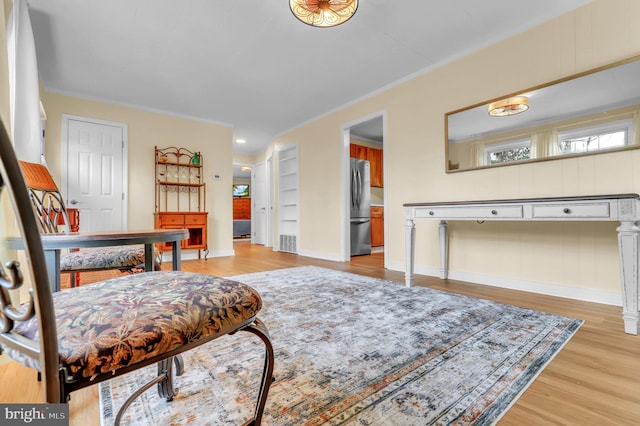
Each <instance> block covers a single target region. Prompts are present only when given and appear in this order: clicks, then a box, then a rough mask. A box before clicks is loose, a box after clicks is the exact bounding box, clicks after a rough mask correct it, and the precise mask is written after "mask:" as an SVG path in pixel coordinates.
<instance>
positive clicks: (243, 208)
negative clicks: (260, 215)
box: [233, 197, 251, 220]
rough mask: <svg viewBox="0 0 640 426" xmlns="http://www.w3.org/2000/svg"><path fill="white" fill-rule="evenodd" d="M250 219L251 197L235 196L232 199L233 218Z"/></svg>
mask: <svg viewBox="0 0 640 426" xmlns="http://www.w3.org/2000/svg"><path fill="white" fill-rule="evenodd" d="M250 219H251V198H240V197H235V198H234V199H233V220H250Z"/></svg>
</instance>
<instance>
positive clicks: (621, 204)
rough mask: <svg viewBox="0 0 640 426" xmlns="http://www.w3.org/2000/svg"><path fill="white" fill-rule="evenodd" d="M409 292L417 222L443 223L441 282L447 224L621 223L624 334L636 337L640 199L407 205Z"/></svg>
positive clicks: (616, 196) (445, 264)
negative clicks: (512, 222)
mask: <svg viewBox="0 0 640 426" xmlns="http://www.w3.org/2000/svg"><path fill="white" fill-rule="evenodd" d="M404 209H405V217H406V225H405V255H406V263H407V264H406V272H405V273H406V275H405V283H406V285H407V287H411V286H412V285H413V270H414V263H415V238H416V237H415V235H416V233H415V220H416V219H436V220H439V221H440V227H439V234H440V278H442V279H446V278H447V275H448V269H449V229H448V224H447V221H448V220H473V221H488V220H493V221H505V220H508V221H616V222H617V221H619V222H620V226H619V227H618V228H617V231H618V247H619V255H620V275H621V279H622V318H623V320H624V331H625V332H626V333H629V334H638V326H639V315H638V288H639V282H640V281H639V280H640V274H639V271H638V267H639V257H640V196H639V195H638V194H614V195H596V196H588V197H558V198H530V199H511V200H488V201H457V202H437V203H408V204H404Z"/></svg>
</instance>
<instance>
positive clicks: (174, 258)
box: [171, 241, 180, 271]
mask: <svg viewBox="0 0 640 426" xmlns="http://www.w3.org/2000/svg"><path fill="white" fill-rule="evenodd" d="M171 266H172V267H173V270H174V271H179V270H180V241H174V242H173V243H171Z"/></svg>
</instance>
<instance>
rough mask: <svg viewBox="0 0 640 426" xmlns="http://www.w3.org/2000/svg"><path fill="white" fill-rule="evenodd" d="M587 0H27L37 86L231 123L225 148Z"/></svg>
mask: <svg viewBox="0 0 640 426" xmlns="http://www.w3.org/2000/svg"><path fill="white" fill-rule="evenodd" d="M589 1H590V0H562V1H558V0H535V1H531V0H484V1H478V0H448V1H428V0H393V1H391V0H361V1H360V5H359V8H358V11H357V13H356V15H355V16H354V17H353V18H352V19H351V20H350V21H349V22H347V23H345V24H343V25H341V26H338V27H335V28H326V29H325V28H313V27H310V26H308V25H305V24H303V23H301V22H299V21H297V20H296V19H295V18H294V17H293V15H292V14H291V12H290V10H289V3H288V1H287V0H268V1H258V0H226V1H223V0H188V1H182V2H176V1H173V0H172V1H169V0H29V4H30V10H31V19H32V25H33V30H34V36H35V41H36V49H37V54H38V67H39V72H40V78H41V80H42V84H43V86H44V88H45V89H46V90H48V91H53V92H58V93H64V94H69V95H72V96H78V97H83V98H88V99H95V100H100V101H105V102H111V103H116V104H122V105H128V106H133V107H137V108H143V109H147V110H151V111H157V112H164V113H169V114H174V115H178V116H183V117H188V118H193V119H196V120H204V121H209V122H214V123H220V124H227V125H230V126H233V128H234V139H235V138H242V139H245V140H246V141H247V143H246V144H244V145H235V146H234V152H237V153H241V154H251V153H257V152H260V151H262V150H263V149H264V148H265V147H266V146H267V145H268V144H269V143H270V142H271V140H272V139H273V138H274V137H275V136H277V135H279V134H281V133H283V132H285V131H287V130H290V129H292V128H295V127H296V126H299V125H300V124H303V123H305V122H307V121H309V120H312V119H314V118H316V117H319V116H321V115H323V114H326V113H328V112H330V111H332V110H335V109H337V108H339V107H341V106H344V105H346V104H348V103H350V102H352V101H354V100H357V99H361V98H362V97H365V96H367V95H369V94H371V93H374V92H376V91H378V90H380V89H382V88H385V87H389V86H390V85H392V84H394V83H395V82H398V81H401V80H403V79H406V78H408V77H410V76H414V75H416V74H418V73H423V72H425V71H427V70H429V69H432V68H434V67H437V66H440V65H443V64H445V63H447V62H449V61H451V60H453V59H455V58H458V57H461V56H464V55H467V54H469V53H470V52H473V51H475V50H478V49H480V48H482V47H484V46H487V45H490V44H493V43H495V42H497V41H499V40H502V39H505V38H508V37H510V36H511V35H513V34H516V33H519V32H522V31H524V30H526V29H527V28H530V27H533V26H535V25H537V24H540V23H542V22H544V21H547V20H549V19H551V18H553V17H555V16H558V15H560V14H563V13H565V12H567V11H569V10H572V9H574V8H576V7H579V6H581V5H584V4H586V3H589Z"/></svg>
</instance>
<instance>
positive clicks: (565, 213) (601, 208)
mask: <svg viewBox="0 0 640 426" xmlns="http://www.w3.org/2000/svg"><path fill="white" fill-rule="evenodd" d="M532 214H533V217H534V218H538V219H540V218H554V219H555V218H572V217H574V218H594V219H602V218H608V217H610V216H611V206H610V204H609V203H580V204H545V205H541V206H536V205H534V206H533V212H532Z"/></svg>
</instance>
